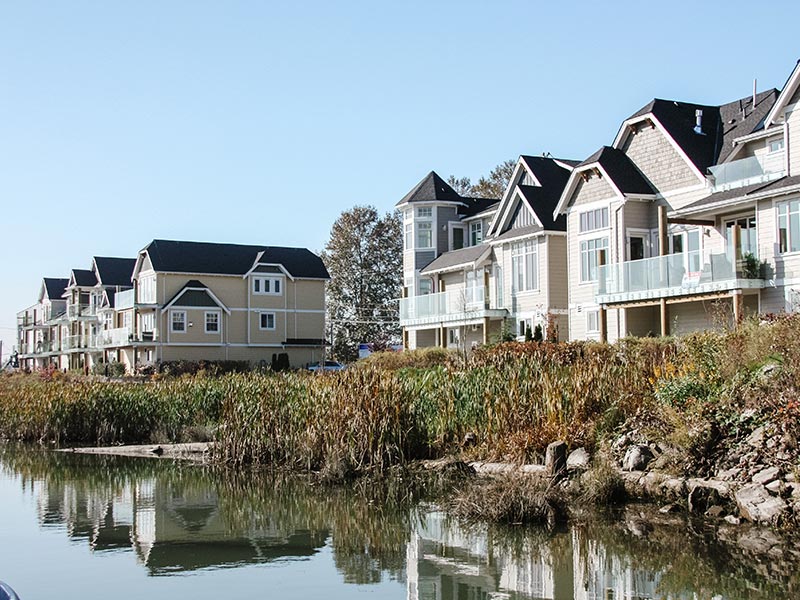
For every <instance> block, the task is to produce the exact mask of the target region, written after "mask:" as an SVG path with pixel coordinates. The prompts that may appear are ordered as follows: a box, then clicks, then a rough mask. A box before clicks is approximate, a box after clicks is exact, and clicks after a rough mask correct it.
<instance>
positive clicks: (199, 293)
mask: <svg viewBox="0 0 800 600" xmlns="http://www.w3.org/2000/svg"><path fill="white" fill-rule="evenodd" d="M173 302H175V304H174V306H181V307H184V306H187V307H191V306H196V307H217V306H219V304H218V303H217V301H216V300H214V299H213V298H212V297H211V296H210V295H209V294H208V287H206V286H205V285H204V284H203V282H202V281H198V280H197V279H190V280H189V281H187V282H186V283H185V284H184V286H183V287H182V288H181V289H180V290H178V293H177V294H175V295H174V296H173V297H172V298H171V299H170V301H169V302H167V305H170V304H172V303H173Z"/></svg>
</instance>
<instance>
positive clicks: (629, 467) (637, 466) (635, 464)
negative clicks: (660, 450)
mask: <svg viewBox="0 0 800 600" xmlns="http://www.w3.org/2000/svg"><path fill="white" fill-rule="evenodd" d="M654 458H655V457H654V456H653V451H652V450H650V447H649V446H645V445H643V444H635V445H633V446H631V447H630V448H628V450H627V451H626V452H625V458H623V459H622V469H623V470H625V471H644V470H645V469H646V468H647V465H648V464H650V461H651V460H653V459H654Z"/></svg>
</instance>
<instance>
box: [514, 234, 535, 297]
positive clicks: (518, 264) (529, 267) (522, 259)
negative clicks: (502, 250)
mask: <svg viewBox="0 0 800 600" xmlns="http://www.w3.org/2000/svg"><path fill="white" fill-rule="evenodd" d="M537 263H538V254H537V251H536V240H528V241H527V242H518V243H516V244H512V245H511V289H512V290H513V291H514V292H525V291H529V290H535V289H538V287H539V269H538V264H537Z"/></svg>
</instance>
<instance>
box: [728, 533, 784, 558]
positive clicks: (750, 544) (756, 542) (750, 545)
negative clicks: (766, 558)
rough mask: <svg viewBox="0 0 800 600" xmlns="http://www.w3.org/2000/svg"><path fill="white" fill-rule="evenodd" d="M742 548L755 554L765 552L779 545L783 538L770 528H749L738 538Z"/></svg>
mask: <svg viewBox="0 0 800 600" xmlns="http://www.w3.org/2000/svg"><path fill="white" fill-rule="evenodd" d="M736 542H737V544H738V545H739V547H740V548H742V549H744V550H747V551H749V552H753V553H755V554H765V553H767V552H769V551H770V549H771V548H774V547H776V546H778V545H779V544H780V543H781V539H780V538H779V537H778V536H777V535H775V534H774V533H773V532H771V531H770V530H769V529H760V528H749V529H746V530H745V531H743V532H742V534H741V535H740V536H739V539H738V540H736Z"/></svg>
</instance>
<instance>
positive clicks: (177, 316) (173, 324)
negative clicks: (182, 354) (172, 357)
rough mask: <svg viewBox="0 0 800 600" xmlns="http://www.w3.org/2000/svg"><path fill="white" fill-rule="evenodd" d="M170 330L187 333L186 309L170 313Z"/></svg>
mask: <svg viewBox="0 0 800 600" xmlns="http://www.w3.org/2000/svg"><path fill="white" fill-rule="evenodd" d="M169 321H170V331H172V332H173V333H186V311H185V310H173V311H170V313H169Z"/></svg>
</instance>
